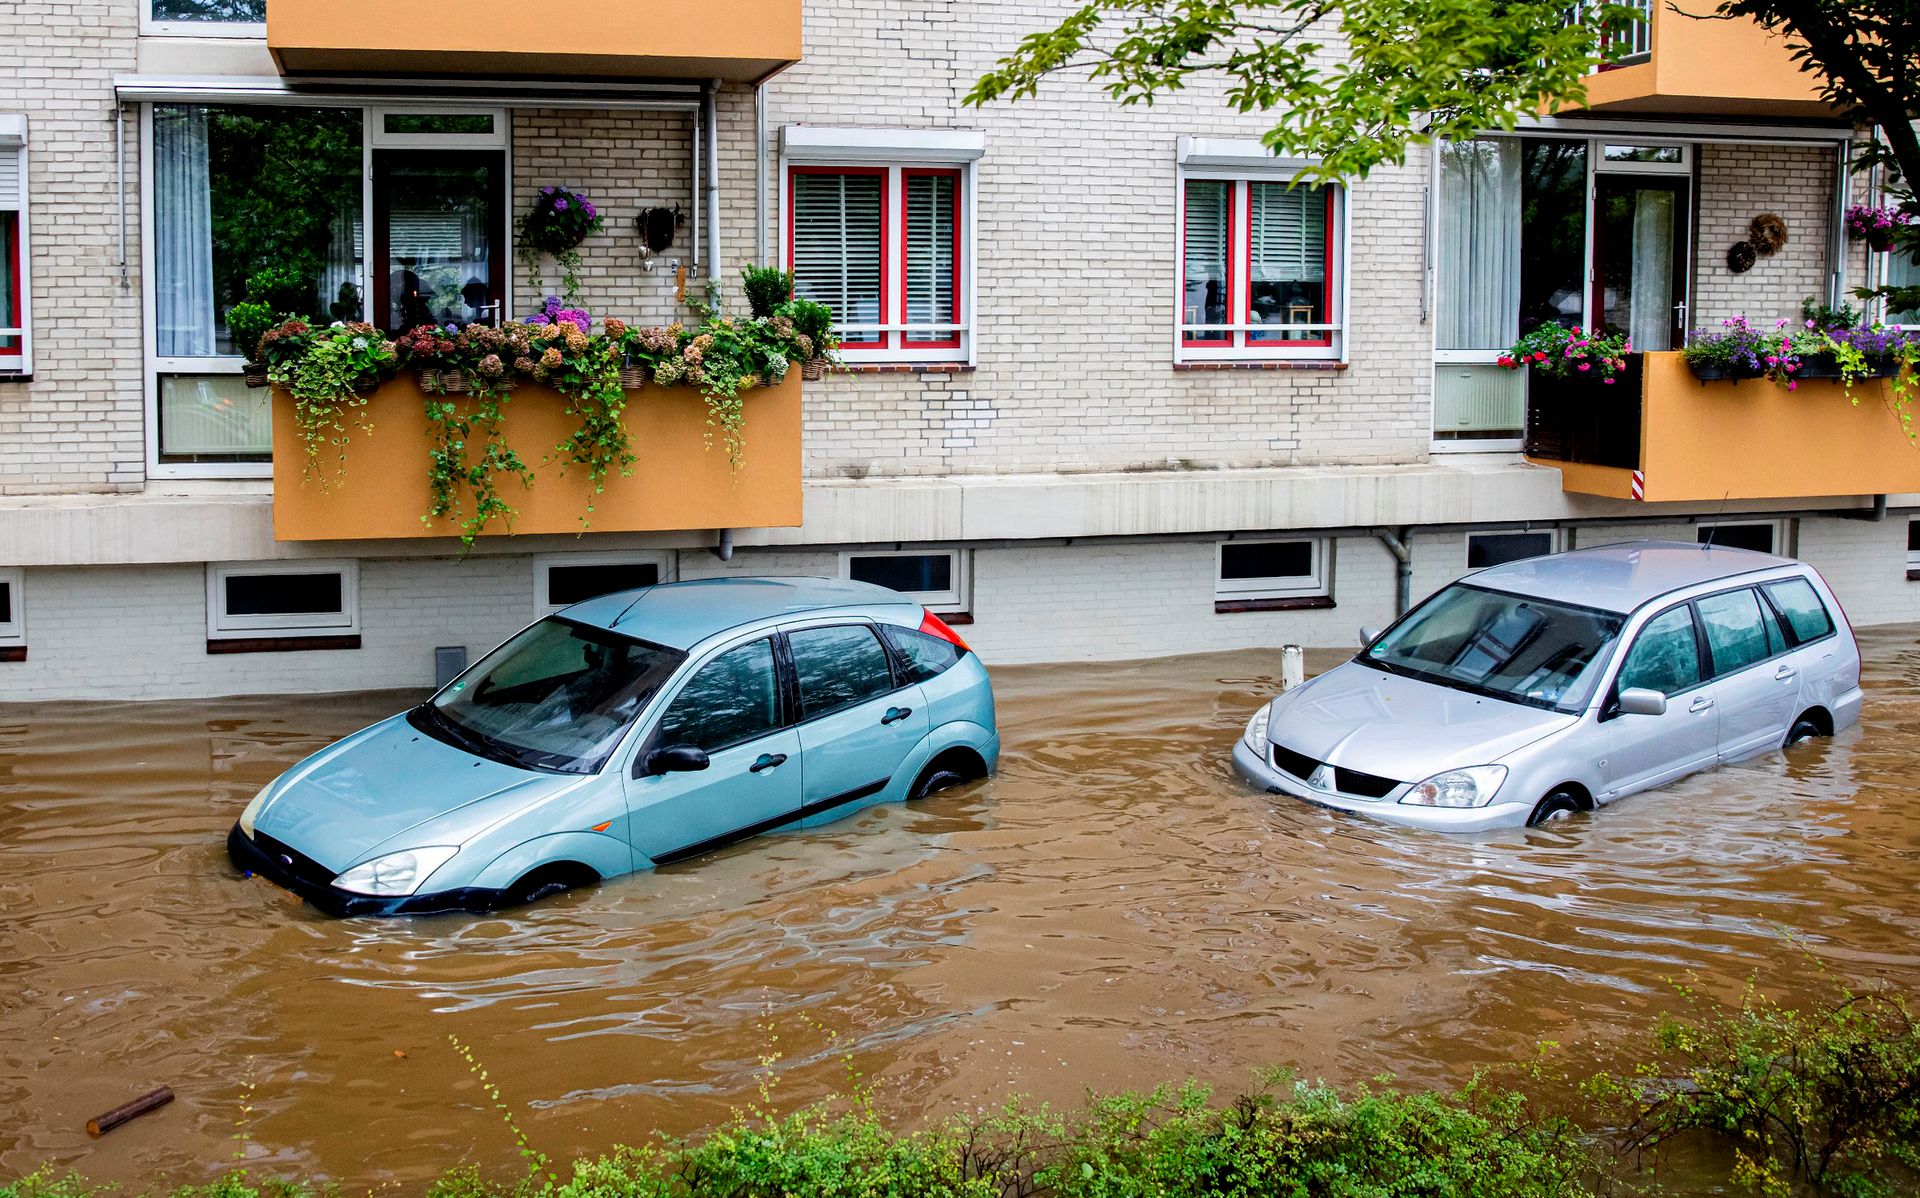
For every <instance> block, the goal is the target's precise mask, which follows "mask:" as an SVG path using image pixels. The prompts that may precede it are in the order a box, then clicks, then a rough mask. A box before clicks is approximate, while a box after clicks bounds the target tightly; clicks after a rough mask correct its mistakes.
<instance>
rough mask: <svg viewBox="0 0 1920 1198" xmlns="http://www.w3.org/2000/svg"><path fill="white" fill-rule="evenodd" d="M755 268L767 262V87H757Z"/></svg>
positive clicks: (754, 131) (754, 167)
mask: <svg viewBox="0 0 1920 1198" xmlns="http://www.w3.org/2000/svg"><path fill="white" fill-rule="evenodd" d="M753 264H754V265H755V266H766V265H768V260H767V84H766V81H765V80H761V81H760V82H759V83H756V84H754V85H753Z"/></svg>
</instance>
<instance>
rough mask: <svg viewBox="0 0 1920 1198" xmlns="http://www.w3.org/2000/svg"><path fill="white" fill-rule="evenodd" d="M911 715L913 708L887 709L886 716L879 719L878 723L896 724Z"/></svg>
mask: <svg viewBox="0 0 1920 1198" xmlns="http://www.w3.org/2000/svg"><path fill="white" fill-rule="evenodd" d="M912 714H913V708H911V707H889V708H887V714H885V715H883V716H881V717H880V722H881V723H882V724H897V723H899V722H900V721H901V720H904V719H906V718H907V717H908V716H910V715H912Z"/></svg>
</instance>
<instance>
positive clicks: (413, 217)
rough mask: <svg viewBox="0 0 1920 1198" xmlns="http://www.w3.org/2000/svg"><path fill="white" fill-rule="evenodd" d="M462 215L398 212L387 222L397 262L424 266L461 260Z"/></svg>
mask: <svg viewBox="0 0 1920 1198" xmlns="http://www.w3.org/2000/svg"><path fill="white" fill-rule="evenodd" d="M462 232H463V228H462V221H461V215H460V213H458V212H430V211H426V210H422V209H414V210H413V211H406V210H403V209H398V208H396V209H395V210H394V211H393V213H392V215H390V216H389V217H388V218H387V239H388V244H389V247H390V249H389V252H390V253H391V254H392V255H393V257H395V258H414V259H418V260H420V261H422V262H440V261H449V260H454V259H458V258H460V257H461V256H462V254H461V251H462V248H463V237H462Z"/></svg>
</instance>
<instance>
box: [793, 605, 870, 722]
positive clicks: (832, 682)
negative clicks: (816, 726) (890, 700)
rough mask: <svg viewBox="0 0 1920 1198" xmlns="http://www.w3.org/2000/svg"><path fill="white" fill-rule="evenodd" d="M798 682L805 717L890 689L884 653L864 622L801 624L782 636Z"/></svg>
mask: <svg viewBox="0 0 1920 1198" xmlns="http://www.w3.org/2000/svg"><path fill="white" fill-rule="evenodd" d="M787 644H788V647H789V648H791V649H792V651H793V672H794V675H795V676H796V677H797V678H798V680H799V683H800V714H801V716H802V718H804V719H809V720H810V719H812V718H814V717H815V716H820V715H825V714H826V713H827V712H829V711H837V710H839V709H840V708H842V707H847V706H850V705H851V704H854V703H858V702H860V701H861V700H863V699H870V698H872V697H873V696H875V695H884V694H886V693H887V692H888V691H890V690H892V689H893V669H892V667H891V665H889V664H888V661H887V651H886V650H885V649H884V648H882V647H881V645H880V642H879V640H878V639H876V638H875V637H874V635H873V629H871V628H869V627H867V626H866V625H865V624H835V625H831V626H829V627H826V628H802V629H800V630H798V631H796V632H790V633H788V634H787Z"/></svg>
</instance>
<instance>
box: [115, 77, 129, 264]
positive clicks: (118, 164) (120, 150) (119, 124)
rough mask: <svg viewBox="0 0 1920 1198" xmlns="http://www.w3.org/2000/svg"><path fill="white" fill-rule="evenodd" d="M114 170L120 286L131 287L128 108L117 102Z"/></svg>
mask: <svg viewBox="0 0 1920 1198" xmlns="http://www.w3.org/2000/svg"><path fill="white" fill-rule="evenodd" d="M113 169H114V172H115V174H116V175H117V176H118V179H119V192H118V194H119V197H120V286H121V287H122V288H125V287H127V286H128V285H129V280H128V279H127V106H126V105H125V104H122V103H120V101H118V100H115V101H114V103H113Z"/></svg>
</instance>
